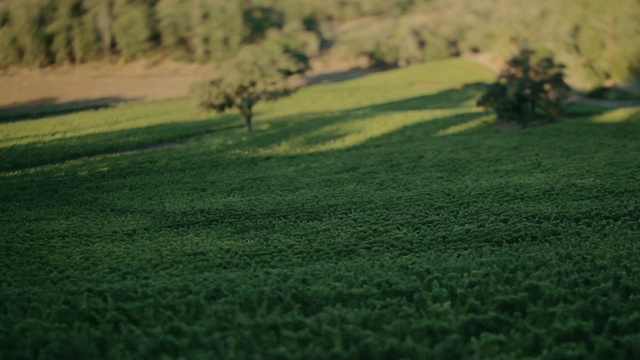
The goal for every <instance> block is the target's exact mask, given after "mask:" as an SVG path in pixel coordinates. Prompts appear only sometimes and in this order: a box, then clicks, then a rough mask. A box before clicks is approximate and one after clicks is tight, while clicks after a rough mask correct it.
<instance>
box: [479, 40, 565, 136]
mask: <svg viewBox="0 0 640 360" xmlns="http://www.w3.org/2000/svg"><path fill="white" fill-rule="evenodd" d="M534 54H535V51H533V50H530V49H526V48H523V49H521V50H520V53H519V54H518V55H516V56H515V57H513V58H511V59H510V60H509V61H508V62H507V67H506V68H505V69H504V70H503V71H502V73H501V74H500V76H499V77H498V80H497V81H496V82H495V83H493V84H491V85H489V86H488V87H487V90H486V91H485V93H484V94H483V95H482V96H481V97H480V99H479V100H478V102H477V105H478V106H482V107H484V108H485V109H486V110H489V109H491V110H493V111H495V113H496V116H497V117H498V120H500V121H516V122H518V123H520V124H521V125H522V126H525V127H526V126H528V125H529V124H530V123H531V122H532V121H534V120H542V121H555V120H557V119H558V118H560V116H561V115H562V111H563V103H564V100H566V98H567V96H568V94H569V91H570V87H569V86H568V85H567V83H566V82H565V81H564V72H563V69H564V65H562V64H557V63H556V62H554V61H553V59H552V58H551V57H543V58H541V59H540V60H538V61H537V62H536V63H535V64H532V63H531V58H532V57H533V55H534ZM540 116H541V117H542V118H540Z"/></svg>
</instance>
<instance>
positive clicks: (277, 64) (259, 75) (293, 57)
mask: <svg viewBox="0 0 640 360" xmlns="http://www.w3.org/2000/svg"><path fill="white" fill-rule="evenodd" d="M307 68H308V62H307V59H306V58H302V57H300V56H299V54H294V53H292V52H289V51H288V50H287V49H286V48H283V47H281V46H278V45H277V44H262V45H249V46H246V47H244V48H242V49H241V50H240V52H239V53H238V55H237V56H236V57H235V58H233V59H231V60H229V61H227V62H226V63H223V64H222V65H221V66H220V68H219V71H218V73H219V75H218V76H216V77H215V78H213V79H210V80H207V81H203V82H198V83H195V84H194V85H193V86H192V88H191V93H192V95H193V97H194V98H195V101H196V107H197V109H198V111H199V112H206V111H212V110H215V111H217V112H219V113H221V112H224V111H225V110H227V109H232V108H236V109H238V111H239V112H240V116H241V117H242V119H243V120H244V123H245V125H246V126H247V132H251V131H252V130H253V127H252V122H251V121H252V118H253V106H254V105H255V104H256V103H257V102H258V101H260V100H275V99H278V98H280V97H283V96H287V95H289V94H291V93H292V92H293V91H294V90H295V87H294V86H293V85H292V84H291V81H289V80H290V79H289V77H290V76H291V75H294V74H299V73H303V72H304V71H306V70H307Z"/></svg>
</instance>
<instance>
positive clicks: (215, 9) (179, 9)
mask: <svg viewBox="0 0 640 360" xmlns="http://www.w3.org/2000/svg"><path fill="white" fill-rule="evenodd" d="M3 4H4V6H3ZM354 19H356V20H355V21H350V20H354ZM639 38H640V3H639V2H638V0H608V1H593V0H538V1H535V2H527V3H526V4H523V3H522V1H521V0H494V1H477V0H455V1H454V0H349V1H345V0H14V1H8V0H4V1H3V0H0V67H1V66H7V65H14V64H19V65H28V66H47V65H53V64H59V63H75V64H78V63H83V62H87V61H93V60H99V59H105V58H107V59H110V60H114V59H118V60H121V61H127V60H129V59H133V58H140V57H144V56H147V55H149V54H163V55H168V56H171V57H173V58H176V59H180V60H184V61H187V62H217V61H219V60H222V59H225V58H229V57H232V56H234V55H235V54H236V53H237V52H238V51H239V49H240V48H242V47H243V46H245V45H248V44H252V43H256V42H261V41H265V40H266V41H275V42H278V43H280V44H282V45H283V46H284V47H286V48H287V49H288V50H289V51H291V52H294V53H297V54H299V55H300V56H308V57H312V56H315V55H317V54H318V53H319V52H320V51H321V50H323V49H330V51H331V52H332V53H333V54H335V55H338V56H345V57H348V56H358V55H359V56H362V55H364V56H367V57H369V59H370V60H371V63H372V64H383V65H392V66H405V65H410V64H413V63H419V62H423V61H428V60H431V59H438V58H443V57H449V56H455V55H457V54H460V53H468V52H489V53H492V54H496V55H498V56H500V57H502V58H503V59H507V58H509V57H511V56H513V55H514V54H515V53H517V51H518V47H519V46H520V45H527V46H528V47H530V48H534V49H536V50H537V51H538V53H539V54H540V55H541V56H546V55H552V56H554V58H555V59H557V60H559V61H560V62H562V63H565V64H566V65H567V66H568V70H567V74H568V75H569V76H570V77H573V78H574V79H581V80H582V81H583V83H585V84H589V85H592V86H595V85H600V84H602V83H603V82H606V81H607V80H625V79H628V78H631V77H636V78H640V46H639V45H638V40H637V39H639Z"/></svg>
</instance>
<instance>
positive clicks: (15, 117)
mask: <svg viewBox="0 0 640 360" xmlns="http://www.w3.org/2000/svg"><path fill="white" fill-rule="evenodd" d="M58 100H59V99H58V98H56V97H45V98H40V99H36V100H31V101H26V102H22V103H13V104H10V105H6V106H0V124H2V123H7V122H14V121H20V120H26V119H32V118H36V117H37V118H45V117H49V116H57V115H63V114H69V113H74V112H78V111H83V110H97V109H104V108H108V107H111V106H113V105H116V104H118V103H122V102H126V101H135V100H139V98H125V97H117V96H113V97H101V98H95V99H81V100H75V101H67V102H59V101H58Z"/></svg>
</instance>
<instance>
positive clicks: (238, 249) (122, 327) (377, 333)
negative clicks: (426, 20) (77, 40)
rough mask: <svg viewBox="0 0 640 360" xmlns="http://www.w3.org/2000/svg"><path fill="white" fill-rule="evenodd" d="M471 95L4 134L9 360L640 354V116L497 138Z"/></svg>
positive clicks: (89, 118)
mask: <svg viewBox="0 0 640 360" xmlns="http://www.w3.org/2000/svg"><path fill="white" fill-rule="evenodd" d="M449 66H450V68H449ZM455 69H458V70H459V73H456V71H455ZM474 69H476V70H478V71H476V70H474ZM445 71H449V74H450V78H449V77H445V76H442V78H440V79H439V77H440V76H441V74H440V72H445ZM465 73H466V74H467V75H464V76H463V75H461V74H465ZM456 76H458V77H456ZM465 76H466V77H465ZM483 77H489V76H488V75H487V74H486V73H485V72H483V71H480V70H479V69H478V68H477V67H475V65H470V64H469V63H466V62H464V61H462V60H455V61H452V62H450V63H447V62H442V63H434V64H432V67H431V66H429V65H425V66H422V67H416V68H409V69H402V70H399V71H397V72H395V71H394V72H385V73H380V74H375V75H372V76H371V77H365V78H361V79H357V80H353V81H347V82H343V83H335V84H323V85H319V86H313V87H308V88H304V89H301V90H300V91H299V92H298V93H296V94H294V95H293V96H291V97H289V98H286V99H282V100H280V101H276V102H272V103H261V104H259V105H258V106H257V109H256V110H257V114H256V116H257V117H256V126H255V130H256V131H255V132H254V133H253V134H250V135H249V134H246V133H245V132H244V130H243V128H242V124H241V122H240V120H239V119H238V117H237V115H236V114H230V115H227V114H225V115H222V116H214V117H212V118H207V119H192V120H187V119H189V117H190V116H191V110H190V106H189V105H188V101H185V100H177V101H175V102H172V103H149V104H144V103H143V104H135V103H133V104H128V105H126V106H118V107H116V108H113V109H106V110H101V111H98V112H95V111H87V112H81V113H78V114H73V115H65V116H60V117H56V118H43V119H34V120H30V121H25V122H24V123H21V122H16V123H11V124H0V128H2V129H3V131H4V132H3V133H2V134H3V139H2V140H4V141H7V142H10V141H14V140H9V139H8V137H9V135H6V134H8V133H9V132H13V130H11V131H9V130H8V129H21V130H20V131H21V135H20V136H23V137H25V139H27V140H25V141H26V142H25V143H17V142H16V143H13V145H6V146H4V147H2V148H0V159H2V162H1V163H0V165H1V166H2V170H3V171H2V172H0V198H2V200H3V201H2V204H1V205H0V211H1V214H0V215H1V216H0V285H1V286H2V291H1V294H0V300H1V301H0V358H10V359H20V358H100V357H103V358H114V359H116V358H118V359H119V358H216V359H218V358H220V359H225V358H230V359H232V358H237V359H240V358H243V359H244V358H258V357H259V358H285V359H286V358H296V359H303V358H305V359H306V358H309V359H311V358H313V359H336V358H416V359H422V358H425V359H427V358H434V359H448V358H455V359H458V358H465V357H469V356H472V357H477V358H495V357H499V356H498V355H501V356H504V357H506V358H539V357H545V356H548V357H550V358H563V357H570V356H573V357H575V358H588V357H589V356H591V355H592V354H597V356H600V357H603V358H616V357H617V358H635V356H633V355H635V353H636V350H637V345H636V344H637V342H636V341H635V340H636V339H637V331H635V330H634V329H635V324H636V323H637V319H638V317H637V316H636V315H634V314H636V313H637V301H636V300H637V299H636V298H635V297H634V294H636V293H638V291H640V289H639V288H638V284H639V283H640V282H639V279H638V276H637V275H638V273H637V261H636V259H637V258H639V257H640V247H639V245H640V243H639V242H638V241H637V238H638V233H639V231H640V229H639V228H638V224H639V223H640V218H639V214H640V209H639V207H638V201H637V199H638V196H640V194H639V193H638V183H637V180H638V179H639V178H640V168H639V167H637V166H633V164H636V163H637V162H638V155H637V154H638V153H639V152H640V142H638V137H639V136H640V134H639V132H640V128H639V127H638V122H637V120H638V119H637V114H638V112H637V109H636V110H633V111H632V110H629V109H625V110H613V111H611V112H609V113H604V114H603V115H597V113H598V112H602V110H598V111H596V110H597V109H586V110H585V109H584V108H580V109H578V110H579V111H577V112H576V113H575V114H580V113H582V114H583V115H574V116H572V117H571V118H570V119H568V120H567V121H562V122H558V123H554V124H550V125H545V126H535V127H531V128H528V129H514V131H508V132H505V131H503V130H501V129H499V128H496V127H493V126H488V125H487V123H488V122H490V121H491V119H492V117H491V116H487V115H485V114H484V113H483V112H482V111H481V110H480V109H478V108H476V107H475V106H474V99H475V98H476V97H477V95H478V94H479V91H481V87H479V86H477V85H472V83H474V82H477V81H479V79H482V78H483ZM445 80H447V81H445ZM438 81H440V83H438V84H435V83H436V82H438ZM456 81H458V82H459V83H456ZM587 110H588V111H587ZM593 114H596V115H593ZM94 116H99V117H100V120H96V119H94V118H93V117H94ZM602 118H605V119H616V121H615V122H612V121H610V122H608V123H606V124H604V123H599V122H597V121H598V119H602ZM54 119H57V121H54ZM123 119H129V120H127V121H124V120H123ZM37 124H40V125H41V127H38V126H37ZM63 124H66V126H67V127H68V128H65V126H63ZM94 125H95V126H96V127H95V128H94V127H93V126H94ZM16 131H17V130H16ZM51 131H56V132H58V133H59V135H56V136H57V137H56V138H55V139H54V140H48V139H47V137H44V136H43V135H42V134H46V133H50V132H51ZM39 139H40V140H39ZM167 141H174V142H175V145H176V146H170V147H162V146H160V147H151V148H148V147H146V148H145V147H141V146H147V145H153V144H156V145H158V144H163V143H166V142H167ZM131 149H133V150H135V151H124V150H131ZM43 164H48V165H45V166H42V165H43ZM630 314H631V315H630ZM606 329H613V330H606ZM614 330H615V331H614ZM507 339H508V340H507ZM567 344H569V345H567ZM549 354H551V355H549ZM611 354H613V355H611ZM610 355H611V356H610Z"/></svg>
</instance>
